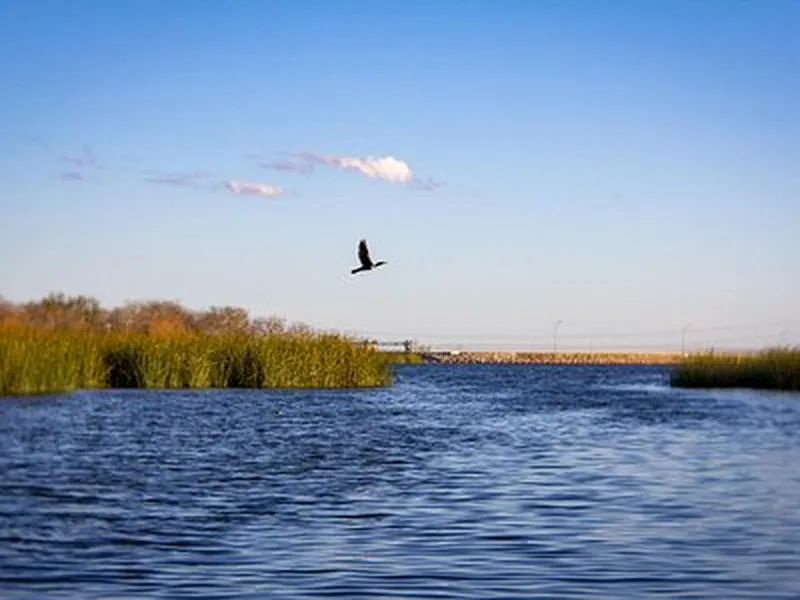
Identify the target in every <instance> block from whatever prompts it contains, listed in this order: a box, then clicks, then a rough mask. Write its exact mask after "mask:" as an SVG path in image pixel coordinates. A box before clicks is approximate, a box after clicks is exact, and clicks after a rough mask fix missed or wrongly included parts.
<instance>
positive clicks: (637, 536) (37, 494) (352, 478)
mask: <svg viewBox="0 0 800 600" xmlns="http://www.w3.org/2000/svg"><path fill="white" fill-rule="evenodd" d="M668 372H669V371H668V367H646V366H635V367H629V366H541V365H533V366H532V365H421V366H411V365H405V366H399V367H398V380H397V383H396V384H395V385H394V386H392V387H390V388H386V389H373V390H344V391H326V390H313V391H248V390H219V391H166V392H162V391H93V392H78V393H74V394H69V395H64V396H48V397H38V398H35V399H24V400H21V399H3V400H2V401H0V475H1V476H0V597H2V598H4V599H10V598H23V597H25V598H28V597H36V598H42V597H50V598H55V597H57V598H71V597H74V598H84V599H85V598H115V599H122V598H127V597H147V598H293V599H296V598H322V597H328V596H337V597H341V598H476V599H477V598H479V599H488V598H592V599H597V598H609V599H611V598H613V599H619V598H637V599H639V598H656V597H659V598H721V599H726V600H729V599H733V598H757V599H759V600H764V599H768V598H787V599H788V598H793V599H797V598H800V395H797V394H794V395H791V394H780V393H765V392H751V391H686V390H682V391H681V390H672V389H670V388H669V387H668V386H667V378H668Z"/></svg>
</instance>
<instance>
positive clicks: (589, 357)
mask: <svg viewBox="0 0 800 600" xmlns="http://www.w3.org/2000/svg"><path fill="white" fill-rule="evenodd" d="M683 357H684V356H683V354H682V353H681V352H602V351H598V352H470V351H462V352H459V353H457V354H453V353H449V352H440V353H437V352H431V353H426V354H423V355H422V360H423V362H425V363H439V364H550V365H674V364H677V363H678V362H680V360H681V359H682V358H683Z"/></svg>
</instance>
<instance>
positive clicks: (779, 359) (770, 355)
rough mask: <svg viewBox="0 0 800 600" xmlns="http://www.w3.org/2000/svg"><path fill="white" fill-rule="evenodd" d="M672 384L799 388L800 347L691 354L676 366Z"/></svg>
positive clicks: (680, 385) (798, 389)
mask: <svg viewBox="0 0 800 600" xmlns="http://www.w3.org/2000/svg"><path fill="white" fill-rule="evenodd" d="M670 385H672V386H674V387H695V388H696V387H703V388H712V387H716V388H730V387H741V388H760V389H773V390H788V391H800V347H794V348H792V347H776V348H768V349H766V350H763V351H761V352H758V353H756V354H724V353H715V352H713V351H710V352H704V353H698V354H692V355H689V356H687V357H685V358H684V359H682V360H681V361H680V362H679V363H678V364H677V365H676V366H675V368H674V369H673V372H672V373H671V375H670Z"/></svg>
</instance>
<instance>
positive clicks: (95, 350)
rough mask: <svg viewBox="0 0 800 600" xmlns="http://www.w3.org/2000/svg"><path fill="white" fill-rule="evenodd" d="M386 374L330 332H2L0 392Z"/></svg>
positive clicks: (327, 382) (314, 383)
mask: <svg viewBox="0 0 800 600" xmlns="http://www.w3.org/2000/svg"><path fill="white" fill-rule="evenodd" d="M392 377H393V375H392V372H391V370H390V365H389V362H388V361H387V360H386V358H385V357H383V356H382V355H381V354H380V353H379V352H377V351H376V350H373V349H371V348H368V347H365V346H363V345H361V344H357V343H356V342H354V341H351V340H349V339H347V338H345V337H343V336H339V335H334V334H317V333H301V334H294V333H273V334H253V333H224V334H220V335H211V334H204V333H176V334H173V335H150V334H146V333H127V332H102V331H97V330H74V329H66V330H43V329H37V328H32V327H6V328H0V395H12V394H29V393H42V392H57V391H64V390H71V389H76V388H97V387H112V388H130V387H133V388H223V387H242V388H263V387H270V388H275V387H371V386H381V385H386V384H388V383H390V382H391V381H392Z"/></svg>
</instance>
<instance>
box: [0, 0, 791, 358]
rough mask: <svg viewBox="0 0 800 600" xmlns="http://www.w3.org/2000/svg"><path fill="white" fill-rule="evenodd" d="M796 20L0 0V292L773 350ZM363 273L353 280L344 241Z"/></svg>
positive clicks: (679, 6) (443, 341) (705, 8)
mask: <svg viewBox="0 0 800 600" xmlns="http://www.w3.org/2000/svg"><path fill="white" fill-rule="evenodd" d="M798 30H800V3H798V2H796V1H794V0H784V1H777V0H758V1H756V0H752V1H743V0H725V1H722V0H703V1H685V0H669V1H666V0H664V1H661V2H640V1H634V0H631V1H624V2H623V1H611V0H609V1H607V2H592V1H590V0H583V1H578V0H563V1H555V0H537V1H535V2H511V1H507V2H485V1H478V0H433V1H432V0H424V1H423V0H420V1H416V0H409V1H407V2H404V3H400V4H398V3H390V2H374V1H371V2H367V1H361V0H358V1H356V0H342V1H339V2H331V1H330V0H295V1H292V2H282V3H279V2H263V1H262V0H230V1H226V2H222V1H211V0H195V1H194V2H192V3H184V2H180V1H172V2H167V1H164V0H159V1H158V2H156V1H155V0H119V1H116V2H107V1H105V0H94V1H89V0H72V1H71V2H63V1H60V0H58V1H57V0H49V1H47V0H28V1H26V2H24V3H23V2H12V1H11V0H0V89H2V93H0V255H2V256H3V260H2V261H0V294H2V296H3V297H5V298H6V299H9V300H12V301H15V302H21V301H26V300H31V299H37V298H41V297H42V296H44V295H46V294H48V293H50V292H64V293H66V294H89V295H92V296H95V297H96V298H98V299H99V300H100V301H101V302H102V303H103V304H104V305H106V306H109V307H110V306H118V305H122V304H123V303H125V302H128V301H142V300H172V301H178V302H181V303H182V304H184V305H185V306H187V307H189V308H193V309H204V308H207V307H209V306H212V305H231V306H240V307H244V308H246V309H248V310H249V311H250V313H251V315H253V316H279V317H283V318H286V319H287V320H289V321H291V322H303V323H307V324H309V325H311V326H313V327H318V328H322V329H333V330H337V331H343V332H347V333H351V334H357V335H366V336H369V337H373V338H377V339H380V340H385V341H391V340H402V339H406V338H410V339H414V340H416V341H418V342H419V343H423V344H429V345H431V346H433V347H434V348H464V349H468V348H476V349H520V350H524V349H532V350H537V349H551V348H552V347H553V346H554V345H557V348H558V349H578V348H582V349H595V350H599V349H645V350H675V349H680V348H681V344H682V343H683V344H685V345H686V348H687V349H694V348H701V347H710V346H713V347H719V348H722V347H762V346H764V345H771V344H776V343H800V276H798V275H799V274H800V36H798V35H797V31H798ZM361 238H366V239H367V240H368V242H369V245H370V249H371V253H372V256H373V258H374V259H384V260H386V261H388V264H387V265H385V266H383V267H381V268H379V269H377V270H375V271H372V272H368V273H361V274H358V275H356V276H353V275H351V274H350V269H351V268H353V267H355V266H357V265H358V263H357V258H356V247H357V244H358V240H359V239H361Z"/></svg>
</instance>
